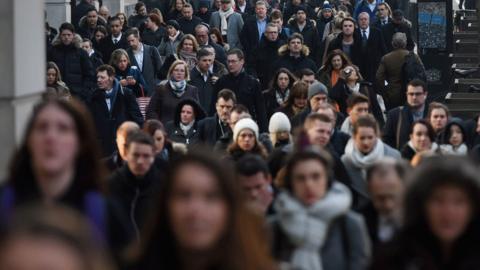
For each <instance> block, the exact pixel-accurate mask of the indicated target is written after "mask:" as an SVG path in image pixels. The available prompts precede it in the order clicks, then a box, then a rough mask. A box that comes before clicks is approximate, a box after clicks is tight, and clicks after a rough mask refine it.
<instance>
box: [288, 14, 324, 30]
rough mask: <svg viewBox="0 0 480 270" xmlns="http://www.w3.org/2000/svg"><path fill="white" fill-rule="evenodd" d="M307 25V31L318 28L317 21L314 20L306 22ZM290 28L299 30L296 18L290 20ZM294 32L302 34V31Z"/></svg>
mask: <svg viewBox="0 0 480 270" xmlns="http://www.w3.org/2000/svg"><path fill="white" fill-rule="evenodd" d="M306 23H307V24H306V25H305V28H304V30H305V29H309V28H312V27H316V26H317V22H316V21H315V20H312V19H308V18H307V21H306ZM288 26H289V28H290V29H292V30H293V29H296V30H299V28H298V26H297V24H296V21H295V18H294V17H292V18H290V19H289V20H288ZM293 32H300V31H293Z"/></svg>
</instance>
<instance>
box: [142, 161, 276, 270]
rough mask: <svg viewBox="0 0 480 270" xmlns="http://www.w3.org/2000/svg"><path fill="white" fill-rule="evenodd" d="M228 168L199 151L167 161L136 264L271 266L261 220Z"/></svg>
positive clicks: (239, 269)
mask: <svg viewBox="0 0 480 270" xmlns="http://www.w3.org/2000/svg"><path fill="white" fill-rule="evenodd" d="M231 171H232V170H229V169H228V168H226V167H225V164H223V163H220V162H219V161H218V160H217V159H214V158H212V157H209V156H206V155H205V154H203V155H200V154H198V153H192V154H189V155H187V156H184V157H182V158H180V159H179V160H177V161H175V162H174V163H173V164H172V165H171V167H170V170H169V173H168V177H167V179H166V181H164V182H163V183H162V184H163V188H162V189H161V193H160V194H159V196H158V202H157V204H156V205H157V209H158V210H157V212H156V215H155V217H154V218H153V219H152V220H151V222H152V224H150V225H151V226H150V227H149V228H150V230H149V231H147V232H146V233H145V234H144V241H143V242H142V243H143V247H142V249H141V251H142V253H141V255H140V256H139V260H138V261H139V263H138V265H139V266H138V267H137V269H142V270H153V269H158V268H159V267H161V268H162V269H183V270H191V269H192V270H193V269H199V270H207V269H229V270H243V269H260V270H270V269H273V264H272V261H271V259H270V257H269V254H268V253H269V252H268V245H267V244H266V243H267V241H266V239H265V232H263V226H262V222H260V221H259V220H258V216H255V215H254V214H253V213H251V212H250V211H248V210H247V208H246V205H245V204H244V203H243V201H242V200H241V199H240V194H239V192H240V190H241V189H240V188H239V187H237V182H235V181H234V178H233V177H232V176H231V175H230V172H231Z"/></svg>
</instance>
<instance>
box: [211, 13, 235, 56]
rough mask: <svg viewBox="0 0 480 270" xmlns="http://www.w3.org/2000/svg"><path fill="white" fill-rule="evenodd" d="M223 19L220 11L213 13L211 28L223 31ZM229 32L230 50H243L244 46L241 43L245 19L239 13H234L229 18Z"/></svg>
mask: <svg viewBox="0 0 480 270" xmlns="http://www.w3.org/2000/svg"><path fill="white" fill-rule="evenodd" d="M221 22H222V19H221V18H220V14H219V12H218V11H216V12H214V13H212V17H210V26H211V27H216V28H218V29H222V26H221ZM227 22H228V30H227V43H228V45H230V49H233V48H238V49H242V44H241V43H240V33H241V32H242V28H243V19H242V15H240V13H238V12H234V13H233V14H232V15H230V16H229V17H228V18H227Z"/></svg>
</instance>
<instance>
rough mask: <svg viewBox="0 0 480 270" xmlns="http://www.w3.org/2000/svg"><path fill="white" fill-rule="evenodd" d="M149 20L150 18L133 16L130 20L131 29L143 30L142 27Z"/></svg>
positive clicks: (138, 15)
mask: <svg viewBox="0 0 480 270" xmlns="http://www.w3.org/2000/svg"><path fill="white" fill-rule="evenodd" d="M147 19H148V16H143V15H140V14H137V15H131V16H130V17H129V18H128V21H127V22H128V26H129V27H136V28H141V26H142V25H144V24H145V21H146V20H147Z"/></svg>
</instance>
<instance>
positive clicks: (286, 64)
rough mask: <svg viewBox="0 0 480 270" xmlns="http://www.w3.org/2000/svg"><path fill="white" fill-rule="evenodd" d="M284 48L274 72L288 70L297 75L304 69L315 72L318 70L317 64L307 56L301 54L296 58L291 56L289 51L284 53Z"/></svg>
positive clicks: (280, 51)
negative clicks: (282, 69) (281, 69)
mask: <svg viewBox="0 0 480 270" xmlns="http://www.w3.org/2000/svg"><path fill="white" fill-rule="evenodd" d="M282 48H283V47H281V48H280V50H279V53H280V57H279V58H278V59H277V61H276V63H275V64H274V67H275V68H274V70H278V69H280V68H286V69H288V70H289V71H290V72H292V73H297V72H298V71H300V70H302V69H306V68H308V69H311V70H312V71H313V72H315V70H317V65H316V64H315V62H314V61H313V60H312V59H310V58H308V57H307V56H305V54H303V53H302V54H301V55H300V57H298V58H295V57H293V56H290V53H289V52H288V50H287V51H286V52H282Z"/></svg>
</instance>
